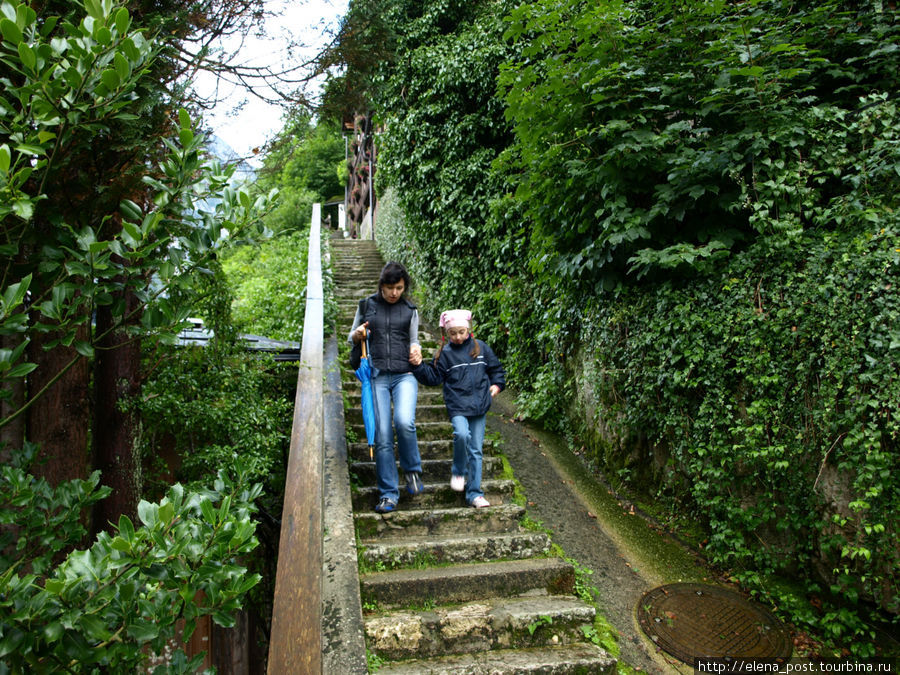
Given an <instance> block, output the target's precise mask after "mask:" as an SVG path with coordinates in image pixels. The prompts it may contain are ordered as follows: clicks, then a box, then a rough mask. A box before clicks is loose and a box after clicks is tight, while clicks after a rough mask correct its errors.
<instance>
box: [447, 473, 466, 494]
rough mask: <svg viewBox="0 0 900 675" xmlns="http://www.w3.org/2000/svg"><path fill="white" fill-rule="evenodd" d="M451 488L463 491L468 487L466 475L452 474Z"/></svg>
mask: <svg viewBox="0 0 900 675" xmlns="http://www.w3.org/2000/svg"><path fill="white" fill-rule="evenodd" d="M450 489H451V490H453V491H454V492H462V491H463V490H465V489H466V477H465V476H450Z"/></svg>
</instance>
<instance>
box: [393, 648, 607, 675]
mask: <svg viewBox="0 0 900 675" xmlns="http://www.w3.org/2000/svg"><path fill="white" fill-rule="evenodd" d="M616 668H617V666H616V659H615V657H613V656H610V655H609V654H608V653H607V652H606V651H604V650H603V649H601V648H600V647H597V646H596V645H594V644H591V643H585V642H582V643H578V644H572V645H563V646H560V647H538V648H533V649H500V650H495V651H489V652H479V653H476V654H452V655H450V656H439V657H435V658H433V659H412V660H409V661H391V662H388V663H385V664H383V665H381V667H379V669H378V674H379V675H513V674H516V675H529V674H530V673H535V674H537V673H541V674H542V675H544V674H548V673H552V674H553V675H568V674H569V673H579V674H584V673H590V674H591V675H615V672H616Z"/></svg>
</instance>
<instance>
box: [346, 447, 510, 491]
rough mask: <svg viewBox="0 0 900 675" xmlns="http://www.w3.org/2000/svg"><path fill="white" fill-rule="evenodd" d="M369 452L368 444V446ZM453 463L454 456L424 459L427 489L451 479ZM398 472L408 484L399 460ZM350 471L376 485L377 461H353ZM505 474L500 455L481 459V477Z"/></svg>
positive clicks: (360, 480) (363, 481) (357, 478)
mask: <svg viewBox="0 0 900 675" xmlns="http://www.w3.org/2000/svg"><path fill="white" fill-rule="evenodd" d="M366 453H367V454H368V446H366ZM452 464H453V458H452V457H446V458H444V459H423V460H422V482H423V483H425V491H426V492H427V491H428V490H430V489H432V487H433V484H434V483H446V482H447V481H449V480H450V469H451V467H452ZM397 472H398V474H399V476H400V485H401V486H402V487H405V486H406V479H405V478H404V474H403V470H402V469H401V468H400V464H399V462H397ZM350 473H351V474H352V475H353V476H354V478H355V482H356V483H357V484H361V485H375V481H376V477H375V462H374V461H371V462H370V461H362V462H351V463H350ZM502 475H503V461H502V460H501V459H500V458H499V457H494V456H493V455H487V456H485V457H483V458H482V460H481V479H482V480H485V479H488V478H499V477H501V476H502Z"/></svg>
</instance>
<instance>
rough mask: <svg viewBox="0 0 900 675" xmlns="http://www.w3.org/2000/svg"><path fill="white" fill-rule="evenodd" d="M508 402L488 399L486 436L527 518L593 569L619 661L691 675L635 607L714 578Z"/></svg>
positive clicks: (556, 439) (558, 440)
mask: <svg viewBox="0 0 900 675" xmlns="http://www.w3.org/2000/svg"><path fill="white" fill-rule="evenodd" d="M512 401H513V395H512V394H511V393H510V392H509V391H506V392H503V393H502V394H501V395H500V396H498V397H497V398H496V399H495V400H494V404H493V407H492V410H491V412H490V413H489V414H488V424H487V427H488V433H489V434H490V433H494V434H499V436H500V437H501V446H500V450H501V452H503V454H505V455H506V456H507V458H508V459H509V461H510V464H511V465H512V469H513V473H514V474H515V476H516V478H517V479H518V480H519V482H520V483H521V484H522V488H523V489H524V492H525V495H526V498H527V500H528V501H527V505H526V508H527V512H528V515H529V516H530V517H531V518H532V519H534V520H536V521H539V522H541V523H542V524H543V525H544V526H545V527H546V528H548V529H549V530H550V531H551V537H552V539H553V541H554V542H555V543H556V544H558V545H559V546H561V547H562V548H563V550H564V551H565V553H566V555H567V556H568V557H570V558H572V559H574V560H575V561H577V563H578V564H579V565H581V566H582V567H586V568H588V569H590V570H593V574H592V575H591V579H592V584H593V585H594V586H595V587H596V589H597V591H598V593H597V600H598V602H599V605H600V610H601V612H603V614H604V615H605V616H606V618H607V619H608V620H609V621H610V623H611V624H612V625H613V627H614V628H615V629H616V630H617V631H618V632H619V645H620V649H621V653H620V655H619V656H620V660H621V661H624V662H625V663H627V664H629V665H630V666H632V667H633V668H635V669H639V670H643V671H645V672H648V673H653V674H668V673H685V674H687V673H693V669H692V668H690V667H689V666H686V665H684V664H682V663H681V662H679V661H677V660H676V659H674V658H672V657H670V656H669V655H667V654H666V653H665V652H662V651H660V650H658V649H657V648H656V647H655V645H654V644H653V643H652V642H651V641H650V640H649V639H648V638H647V636H646V635H645V634H644V632H643V631H642V630H641V629H640V627H639V626H638V623H637V620H636V618H635V608H636V607H637V604H638V602H639V600H640V598H641V596H642V595H643V594H644V593H645V592H647V591H649V590H651V589H653V588H655V587H657V586H660V585H663V584H667V583H674V582H678V581H704V580H712V576H711V572H709V571H708V570H707V569H706V568H705V567H704V566H703V564H702V562H701V561H700V560H699V559H698V558H697V557H696V556H694V555H692V554H691V553H690V552H689V551H687V550H686V549H685V548H684V547H683V546H681V545H680V544H678V542H676V541H675V540H674V539H672V538H671V537H669V536H667V535H665V534H664V533H661V532H660V531H659V530H657V529H654V527H653V526H651V524H650V523H648V522H647V521H646V520H644V519H643V518H641V517H640V515H638V514H633V513H632V512H631V509H630V508H629V505H627V504H625V505H622V504H620V503H619V502H617V500H616V499H615V498H614V497H613V496H611V495H610V494H609V492H608V491H607V489H606V488H605V487H603V486H602V485H600V484H599V483H598V482H597V481H596V480H595V479H594V478H593V476H591V475H590V473H589V472H588V471H587V470H586V469H585V468H584V466H583V465H582V464H581V463H580V462H579V461H578V460H577V458H575V457H573V455H572V453H571V452H570V451H569V450H568V449H567V448H566V446H565V441H564V440H563V439H561V438H559V437H557V436H555V435H553V434H549V433H547V432H544V431H542V430H541V429H539V428H538V427H536V426H535V425H531V424H528V423H525V422H521V421H518V419H517V417H516V410H515V406H514V404H513V402H512Z"/></svg>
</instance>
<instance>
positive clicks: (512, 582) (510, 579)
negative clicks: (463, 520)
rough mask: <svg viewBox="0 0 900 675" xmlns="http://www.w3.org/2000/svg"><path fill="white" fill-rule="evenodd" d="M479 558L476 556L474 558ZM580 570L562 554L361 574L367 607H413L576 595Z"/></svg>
mask: <svg viewBox="0 0 900 675" xmlns="http://www.w3.org/2000/svg"><path fill="white" fill-rule="evenodd" d="M473 559H474V558H473ZM574 589H575V570H574V568H573V567H572V564H571V563H569V562H567V561H565V560H563V559H562V558H555V557H554V558H525V559H518V560H503V561H495V562H469V561H467V562H466V563H464V564H460V565H452V566H448V567H426V568H425V569H397V570H389V571H381V572H369V573H366V574H360V592H361V594H362V600H363V606H367V605H374V606H377V607H378V608H380V609H382V610H384V609H387V608H390V607H411V606H414V605H416V604H417V603H418V604H419V605H420V606H422V605H423V604H424V602H426V601H427V602H429V603H434V604H435V605H448V604H453V603H465V602H473V601H478V600H484V599H487V598H500V597H508V596H518V595H523V594H525V593H539V592H540V593H547V594H550V595H571V594H572V593H573V591H574Z"/></svg>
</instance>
